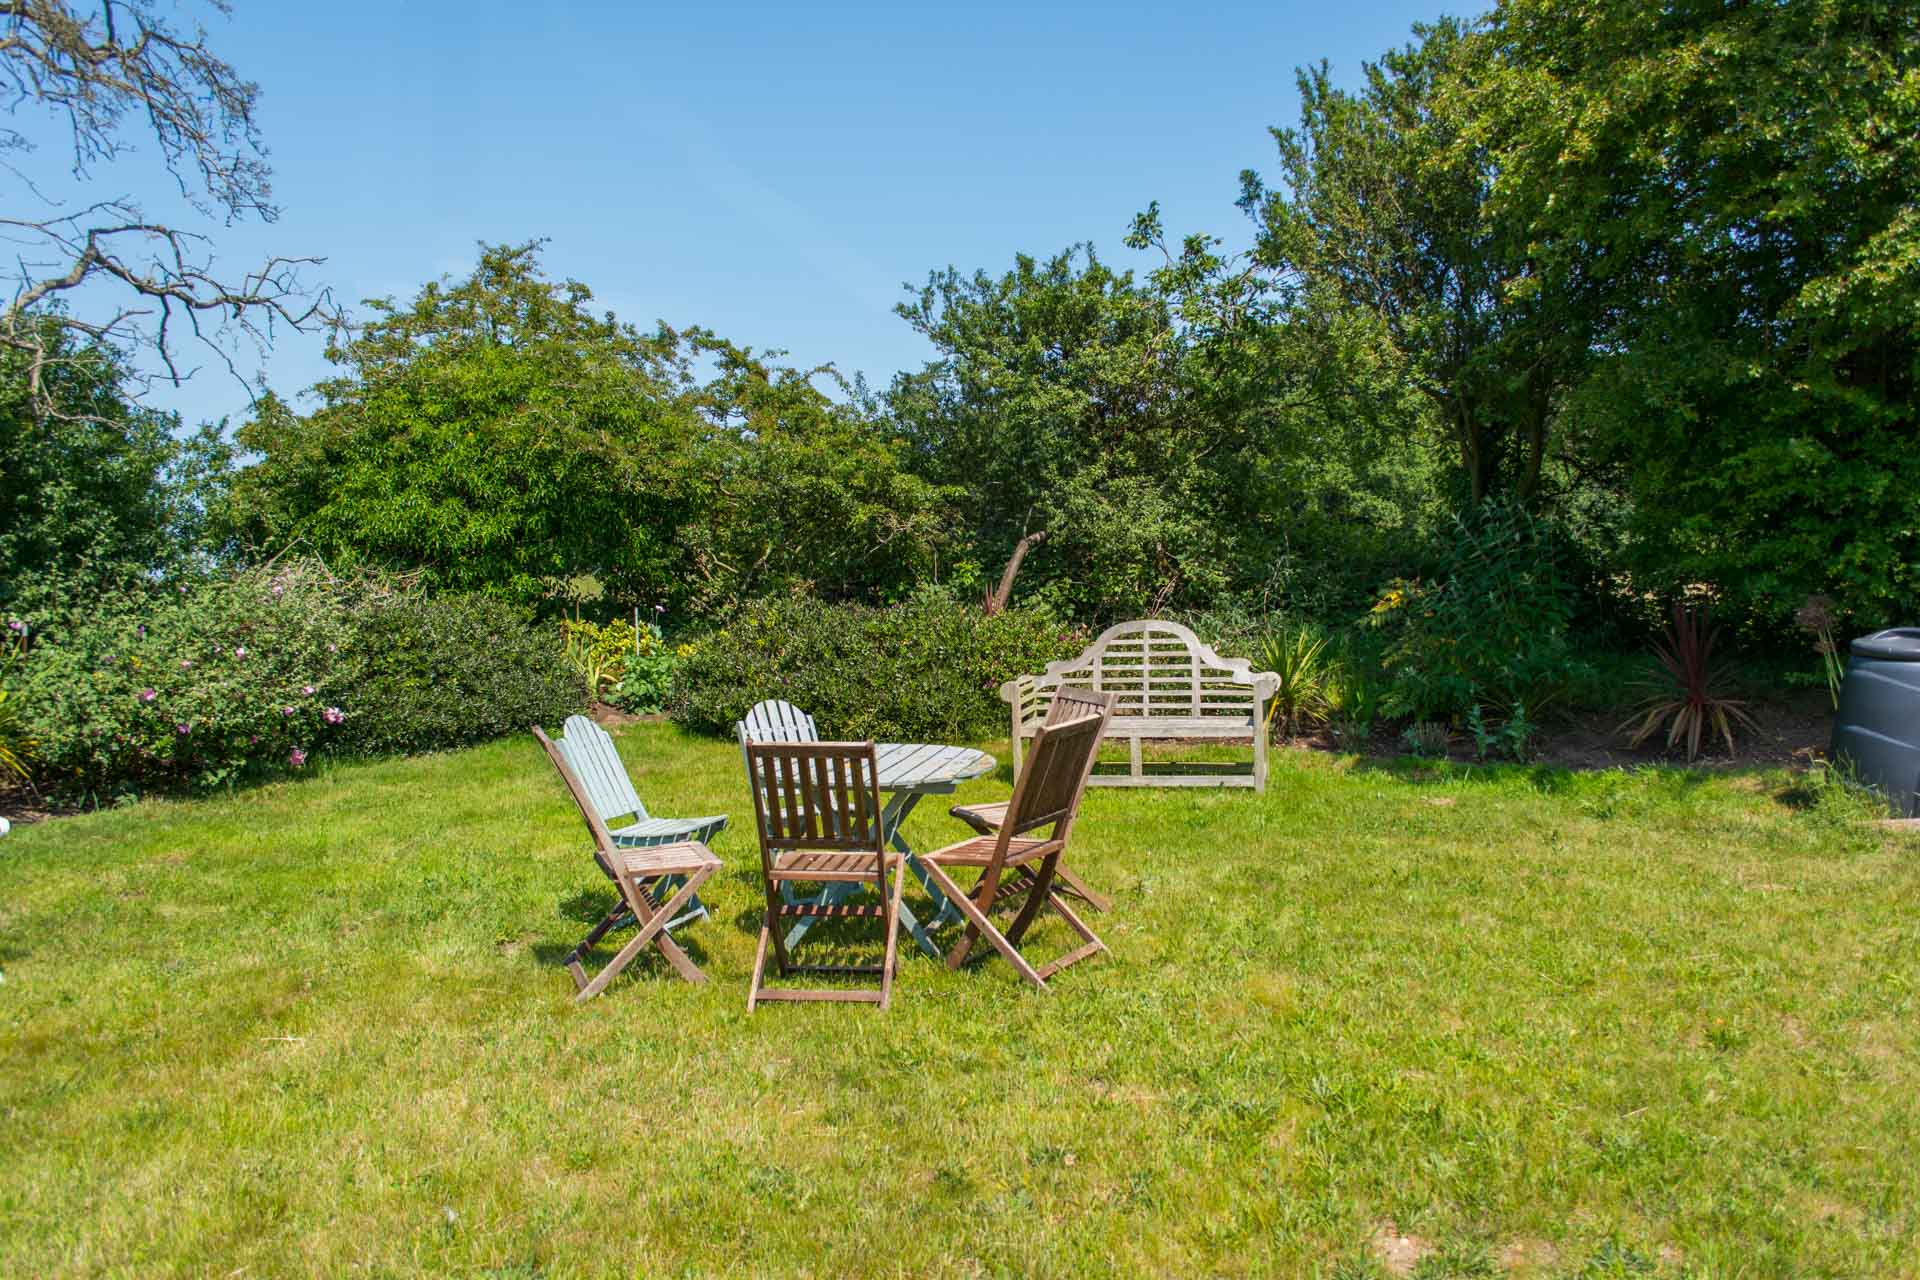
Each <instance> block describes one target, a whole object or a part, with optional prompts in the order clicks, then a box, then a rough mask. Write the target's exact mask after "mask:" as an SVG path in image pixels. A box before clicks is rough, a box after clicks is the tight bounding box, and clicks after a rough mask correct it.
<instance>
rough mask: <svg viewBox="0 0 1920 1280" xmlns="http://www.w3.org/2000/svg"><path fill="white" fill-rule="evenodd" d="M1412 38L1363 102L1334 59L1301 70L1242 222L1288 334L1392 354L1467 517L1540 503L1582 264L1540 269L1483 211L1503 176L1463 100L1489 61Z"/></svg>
mask: <svg viewBox="0 0 1920 1280" xmlns="http://www.w3.org/2000/svg"><path fill="white" fill-rule="evenodd" d="M1414 31H1415V35H1416V37H1417V42H1416V43H1414V44H1412V45H1409V46H1407V47H1406V48H1403V49H1401V50H1398V51H1396V52H1393V53H1389V54H1387V55H1386V56H1385V57H1384V58H1382V59H1381V60H1380V62H1378V63H1370V64H1367V65H1366V66H1365V67H1364V79H1365V83H1364V87H1362V88H1361V89H1360V90H1359V91H1358V92H1354V93H1349V92H1347V91H1344V90H1341V89H1337V88H1335V87H1334V86H1333V84H1332V81H1331V79H1330V77H1329V74H1328V69H1327V66H1326V64H1324V63H1322V64H1321V65H1320V66H1318V67H1316V68H1311V69H1308V70H1305V71H1302V72H1301V73H1300V75H1299V85H1300V98H1301V123H1300V127H1299V128H1298V129H1274V130H1273V131H1272V133H1273V137H1274V140H1275V142H1276V143H1277V145H1278V147H1279V151H1280V172H1281V179H1282V185H1281V187H1280V189H1278V190H1269V189H1268V188H1267V187H1266V185H1265V184H1264V182H1263V181H1262V180H1261V179H1260V177H1259V176H1258V175H1257V174H1255V173H1254V172H1252V171H1248V172H1246V173H1243V174H1242V175H1241V183H1242V196H1241V201H1240V204H1241V208H1242V209H1243V210H1245V211H1247V212H1248V213H1250V214H1251V215H1253V216H1254V217H1255V218H1256V219H1257V220H1258V222H1259V224H1260V236H1259V242H1258V246H1257V249H1256V261H1257V262H1259V263H1260V264H1261V265H1262V266H1263V267H1264V268H1266V269H1267V270H1268V271H1270V272H1272V273H1273V274H1274V275H1275V276H1276V277H1277V280H1278V283H1279V284H1280V285H1281V286H1282V287H1284V289H1285V291H1286V292H1287V294H1288V298H1289V311H1290V312H1291V313H1292V316H1293V318H1294V322H1295V323H1305V324H1307V325H1308V326H1309V328H1311V329H1317V330H1319V331H1320V332H1323V333H1334V332H1338V331H1343V330H1344V331H1345V332H1346V333H1347V335H1348V336H1349V337H1350V338H1352V337H1356V336H1358V337H1360V338H1362V340H1363V343H1364V345H1367V346H1371V347H1374V348H1375V349H1378V350H1381V351H1384V352H1386V353H1388V354H1390V356H1391V358H1392V361H1393V363H1394V365H1395V366H1396V367H1397V371H1398V375H1399V376H1400V377H1401V378H1402V379H1404V381H1405V384H1406V385H1407V386H1409V387H1411V388H1413V389H1416V390H1417V391H1418V392H1419V393H1420V394H1421V395H1423V396H1424V397H1426V398H1427V399H1428V401H1429V402H1430V403H1431V404H1432V406H1433V415H1432V418H1431V421H1432V422H1433V423H1435V424H1437V425H1438V427H1439V428H1440V429H1441V430H1442V431H1444V432H1445V433H1446V436H1447V438H1448V439H1449V441H1450V442H1451V445H1452V447H1453V449H1454V451H1455V453H1456V456H1457V458H1458V467H1459V474H1460V476H1461V479H1462V497H1463V499H1464V500H1465V503H1466V504H1467V505H1468V506H1478V505H1479V504H1480V503H1481V502H1483V501H1485V500H1486V499H1487V498H1488V497H1490V496H1494V495H1495V494H1511V495H1513V496H1515V497H1517V498H1519V499H1520V500H1522V501H1525V502H1532V501H1534V500H1536V499H1537V497H1538V496H1539V494H1540V490H1541V483H1542V479H1543V476H1544V474H1545V472H1546V468H1547V463H1548V461H1549V448H1550V443H1551V436H1552V432H1553V429H1554V424H1555V417H1556V413H1557V410H1558V408H1559V402H1560V398H1561V395H1562V393H1563V391H1564V389H1565V388H1566V387H1567V385H1568V384H1569V383H1570V382H1572V381H1573V380H1574V379H1575V378H1576V377H1577V376H1578V374H1579V372H1580V370H1581V368H1582V366H1583V364H1584V362H1585V360H1586V359H1587V355H1588V348H1589V323H1588V303H1587V299H1588V295H1589V290H1588V287H1587V282H1586V280H1585V273H1584V269H1583V264H1582V263H1581V262H1580V260H1578V259H1575V258H1561V259H1555V260H1554V266H1555V268H1556V270H1555V271H1551V272H1549V271H1544V270H1543V269H1542V264H1541V262H1540V261H1539V260H1538V259H1537V258H1536V256H1535V254H1534V253H1533V251H1532V247H1531V246H1530V244H1529V243H1528V241H1527V239H1526V237H1525V236H1524V235H1523V234H1521V233H1520V232H1519V231H1518V229H1517V228H1516V226H1515V225H1514V224H1512V223H1511V222H1508V221H1506V220H1503V219H1501V218H1499V217H1497V216H1495V210H1493V208H1492V207H1491V206H1490V204H1489V197H1490V195H1491V192H1492V188H1493V184H1494V181H1495V179H1496V176H1497V168H1496V165H1495V162H1494V159H1493V156H1492V154H1491V152H1490V150H1489V148H1488V146H1487V145H1486V143H1485V141H1484V140H1483V139H1482V138H1481V137H1480V135H1479V134H1478V132H1477V126H1478V123H1479V122H1478V121H1477V120H1476V118H1475V117H1474V116H1473V115H1472V114H1471V113H1470V111H1468V110H1466V109H1465V106H1464V104H1465V103H1467V102H1468V101H1469V99H1468V97H1467V96H1466V90H1467V89H1468V88H1469V87H1470V86H1471V85H1472V84H1474V83H1475V82H1476V81H1477V80H1478V79H1480V78H1481V77H1482V76H1484V75H1485V74H1486V63H1487V59H1488V58H1489V56H1490V55H1491V52H1492V51H1491V47H1490V46H1489V45H1488V44H1487V43H1486V42H1485V41H1484V40H1482V39H1480V38H1479V37H1477V36H1476V35H1475V34H1474V33H1473V32H1471V31H1469V30H1468V29H1466V28H1465V27H1463V26H1462V25H1461V24H1460V23H1458V22H1456V21H1453V20H1444V21H1441V22H1439V23H1436V24H1434V25H1432V26H1416V27H1415V28H1414ZM1343 312H1351V313H1357V314H1353V315H1343V314H1342V313H1343ZM1366 329H1371V330H1372V331H1373V335H1375V336H1376V337H1377V341H1375V340H1371V339H1368V338H1367V335H1365V334H1364V332H1361V331H1363V330H1366Z"/></svg>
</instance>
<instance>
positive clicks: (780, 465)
mask: <svg viewBox="0 0 1920 1280" xmlns="http://www.w3.org/2000/svg"><path fill="white" fill-rule="evenodd" d="M680 336H681V338H682V339H683V340H684V342H685V343H686V346H687V349H688V351H689V352H690V353H691V354H692V355H694V356H695V357H696V358H700V359H704V360H707V361H710V362H711V363H712V364H713V366H714V368H715V374H714V376H713V377H712V378H711V379H710V380H709V381H708V382H707V383H705V384H704V385H702V386H700V387H698V388H695V389H694V390H693V391H692V392H691V393H690V395H689V396H688V400H689V402H690V403H691V404H692V405H693V406H694V407H695V408H696V409H697V411H698V412H699V414H700V416H701V418H702V419H703V420H704V421H705V422H706V423H707V424H708V429H707V431H706V432H704V433H703V436H702V439H701V443H700V445H699V447H698V449H697V451H696V454H695V462H694V466H693V485H694V494H695V499H696V504H697V509H696V511H695V512H694V514H693V515H692V516H691V517H690V518H689V519H688V520H687V521H686V523H685V524H683V525H682V526H681V528H680V530H679V534H678V545H679V547H680V549H681V551H682V552H683V553H684V555H685V558H686V564H687V569H688V578H689V581H690V582H692V583H693V588H692V592H691V594H690V597H689V600H688V604H689V606H690V607H692V608H693V609H694V610H695V611H697V612H709V611H713V610H717V609H719V608H721V607H722V606H724V605H726V604H729V603H731V602H732V601H735V600H740V599H745V598H748V597H752V596H756V595H765V594H769V593H773V592H778V591H789V590H794V589H801V590H807V591H811V592H814V593H816V594H819V595H821V596H823V597H825V598H827V599H834V600H860V601H869V602H870V601H873V600H877V599H882V598H887V597H894V596H899V595H901V594H904V593H905V592H906V591H907V590H908V589H909V588H910V587H911V586H912V584H913V583H914V582H915V581H917V580H918V579H920V578H921V577H922V576H926V575H930V574H932V573H933V572H935V569H936V565H937V563H938V556H939V555H940V554H941V553H942V551H943V550H945V549H947V548H948V546H949V544H950V541H951V539H950V537H949V534H948V531H947V526H948V523H949V519H948V517H949V514H950V513H949V511H948V506H947V504H948V502H949V500H950V498H951V497H952V494H951V493H950V492H949V491H947V490H943V489H941V488H939V487H938V486H936V485H933V484H931V483H929V482H928V481H926V480H925V479H923V478H921V477H920V476H917V475H915V474H914V473H913V472H912V471H910V470H909V469H908V467H907V462H908V458H907V454H906V448H905V444H904V442H902V441H901V440H899V439H897V438H896V437H895V436H894V435H893V434H892V433H891V431H890V429H889V426H888V423H887V422H886V420H885V419H884V418H883V417H882V416H881V415H880V413H879V412H878V408H877V406H876V405H875V404H874V403H873V398H872V396H870V395H869V394H868V393H867V391H866V388H865V387H864V385H862V384H858V383H849V382H847V381H846V380H845V379H843V378H841V376H840V374H839V373H838V372H837V371H836V370H835V369H834V368H833V367H832V366H830V365H827V366H821V367H819V368H815V369H808V370H800V369H793V368H788V367H785V366H781V365H778V364H775V363H772V360H773V359H774V358H775V357H777V355H778V354H779V353H777V352H775V353H763V354H760V355H756V354H755V353H754V352H753V351H752V350H751V349H749V348H745V347H739V346H735V345H734V344H733V343H730V342H727V341H725V340H723V339H720V338H717V337H715V336H714V335H713V334H711V333H708V332H706V331H705V330H691V331H688V332H687V333H685V334H682V335H680ZM816 380H824V381H826V382H827V383H828V384H829V385H831V386H833V387H834V388H835V389H837V390H838V391H839V392H840V393H841V398H840V399H838V400H836V399H833V398H830V397H829V396H828V395H826V394H825V393H824V392H822V391H821V390H820V389H819V387H818V386H816V385H815V383H816Z"/></svg>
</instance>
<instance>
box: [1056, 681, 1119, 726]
mask: <svg viewBox="0 0 1920 1280" xmlns="http://www.w3.org/2000/svg"><path fill="white" fill-rule="evenodd" d="M1113 699H1114V695H1113V694H1111V693H1100V692H1097V691H1096V690H1093V689H1074V688H1060V689H1055V690H1054V691H1053V702H1052V703H1051V704H1050V705H1049V706H1048V707H1047V718H1046V721H1045V723H1047V724H1059V723H1060V722H1061V721H1063V720H1077V719H1079V718H1080V717H1081V716H1111V715H1112V713H1113Z"/></svg>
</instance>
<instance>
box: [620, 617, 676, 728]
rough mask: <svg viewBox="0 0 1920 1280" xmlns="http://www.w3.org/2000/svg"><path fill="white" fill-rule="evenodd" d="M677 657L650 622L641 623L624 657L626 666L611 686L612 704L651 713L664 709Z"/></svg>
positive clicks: (635, 712) (645, 713) (671, 685)
mask: <svg viewBox="0 0 1920 1280" xmlns="http://www.w3.org/2000/svg"><path fill="white" fill-rule="evenodd" d="M678 665H679V659H678V657H677V656H676V655H675V653H674V651H673V650H672V649H669V648H668V647H667V642H666V640H665V638H664V637H662V636H661V634H660V628H659V627H656V626H654V625H653V624H652V623H650V622H649V623H645V624H643V625H642V626H641V628H640V632H639V638H638V641H637V642H636V645H635V647H634V649H633V651H632V652H630V653H628V654H627V657H626V670H625V671H624V672H622V674H621V676H620V683H619V684H618V685H616V686H615V687H614V690H613V699H612V700H613V704H614V705H615V706H616V707H619V708H620V709H621V710H622V711H630V712H632V713H633V714H635V715H643V716H644V715H652V714H653V713H655V712H656V711H660V710H662V709H664V708H665V707H666V705H667V698H668V696H669V694H670V693H671V692H672V688H673V672H674V668H675V667H677V666H678Z"/></svg>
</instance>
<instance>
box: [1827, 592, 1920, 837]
mask: <svg viewBox="0 0 1920 1280" xmlns="http://www.w3.org/2000/svg"><path fill="white" fill-rule="evenodd" d="M1851 648H1852V656H1851V657H1849V658H1848V659H1847V679H1846V682H1845V683H1844V684H1842V685H1841V686H1840V709H1839V711H1838V712H1837V713H1836V714H1835V716H1834V720H1833V746H1832V750H1831V752H1830V754H1831V755H1832V757H1833V759H1834V761H1835V763H1838V764H1843V765H1845V766H1846V767H1848V768H1850V769H1851V770H1852V771H1853V774H1854V776H1855V777H1856V778H1858V779H1859V780H1860V781H1861V782H1864V783H1866V784H1868V785H1869V786H1872V787H1875V788H1877V789H1878V790H1879V791H1880V792H1881V793H1883V794H1884V795H1885V796H1886V797H1887V799H1888V800H1890V801H1891V802H1892V803H1893V806H1894V808H1895V809H1898V810H1899V811H1900V812H1901V813H1904V814H1906V815H1908V816H1909V817H1913V816H1920V627H1892V628H1890V629H1888V630H1886V631H1876V632H1874V633H1873V634H1872V635H1870V636H1862V637H1860V638H1859V639H1858V640H1855V641H1854V642H1853V644H1852V646H1851Z"/></svg>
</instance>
